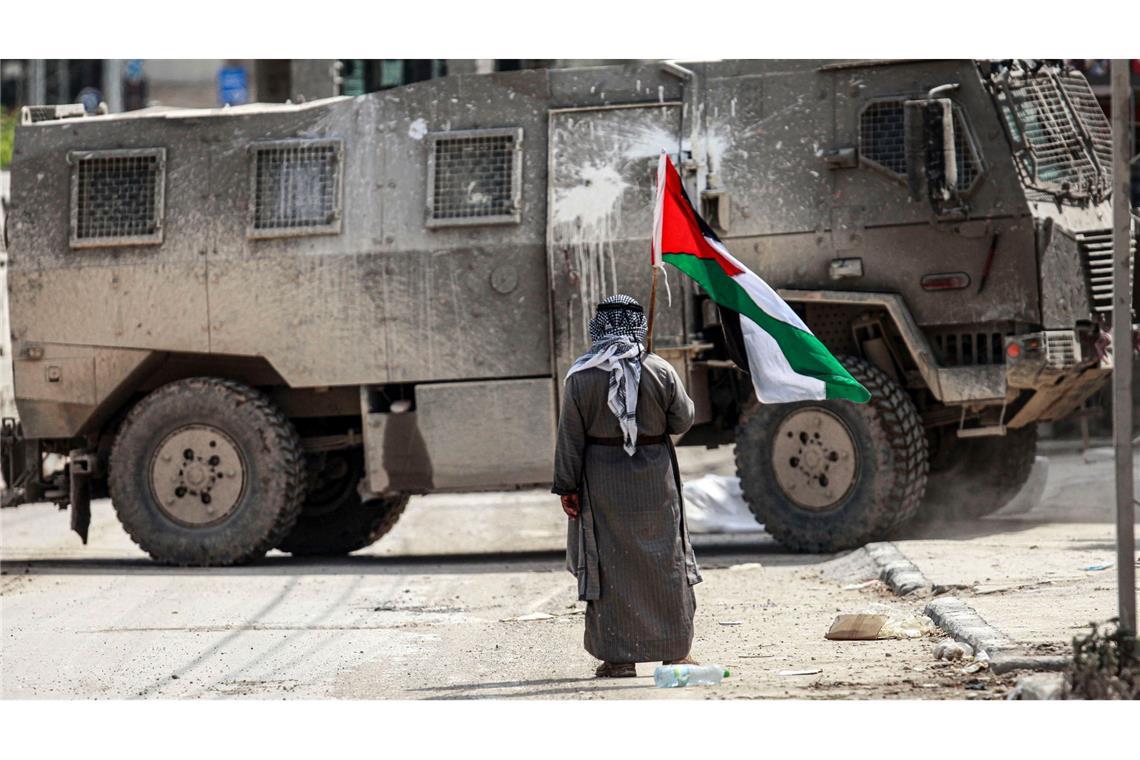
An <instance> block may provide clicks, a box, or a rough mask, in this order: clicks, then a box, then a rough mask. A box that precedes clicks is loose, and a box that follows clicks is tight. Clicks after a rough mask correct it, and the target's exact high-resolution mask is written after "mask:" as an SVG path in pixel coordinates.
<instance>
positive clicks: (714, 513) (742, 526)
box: [683, 475, 764, 533]
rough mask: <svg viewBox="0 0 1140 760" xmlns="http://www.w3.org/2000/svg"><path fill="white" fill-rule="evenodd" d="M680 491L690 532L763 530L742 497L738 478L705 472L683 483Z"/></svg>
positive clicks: (756, 531) (752, 531)
mask: <svg viewBox="0 0 1140 760" xmlns="http://www.w3.org/2000/svg"><path fill="white" fill-rule="evenodd" d="M683 493H684V497H685V521H686V523H687V524H688V526H689V530H690V531H691V532H693V533H758V532H760V531H763V530H764V526H763V525H761V524H760V523H758V522H756V518H755V517H753V515H752V512H751V510H749V509H748V504H747V503H746V502H745V501H744V493H743V492H742V491H741V490H740V478H737V477H733V476H729V475H705V476H704V477H701V478H697V479H696V480H690V481H689V482H688V483H685V485H684V489H683Z"/></svg>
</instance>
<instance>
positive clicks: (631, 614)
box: [552, 295, 701, 677]
mask: <svg viewBox="0 0 1140 760" xmlns="http://www.w3.org/2000/svg"><path fill="white" fill-rule="evenodd" d="M590 338H591V340H592V341H593V344H592V345H591V347H590V349H589V350H588V351H587V352H586V353H585V354H583V355H582V356H581V357H580V358H579V359H578V360H577V361H576V362H575V363H574V365H573V366H572V367H571V368H570V371H569V372H568V373H567V376H566V383H565V388H564V392H563V397H562V413H561V416H560V418H559V421H558V443H557V449H556V451H555V460H554V487H553V489H552V490H553V492H554V493H556V494H559V495H560V496H561V497H562V508H563V510H565V512H566V514H567V515H568V516H569V517H570V524H569V530H568V533H567V564H568V566H569V569H570V571H571V572H572V573H574V575H575V576H576V577H577V579H578V598H579V599H581V600H584V601H586V602H587V607H586V635H585V646H586V651H588V652H589V653H590V654H592V655H593V656H595V657H597V658H598V659H600V660H602V664H601V665H600V666H599V667H598V669H597V671H596V674H597V675H598V676H600V677H630V676H634V675H636V672H635V664H636V663H638V662H652V661H661V662H664V663H666V664H673V663H678V662H691V660H690V659H689V650H690V647H691V646H692V643H693V613H694V611H695V610H696V600H695V597H694V595H693V589H692V586H693V585H694V584H696V583H699V582H700V580H701V576H700V572H699V571H698V570H697V563H696V559H695V558H694V556H693V550H692V546H691V545H690V544H689V536H688V531H687V530H686V528H685V519H684V511H683V506H682V503H681V480H680V473H679V472H678V470H677V462H676V455H675V453H674V450H673V444H672V441H671V440H670V438H669V436H670V435H676V434H680V433H684V432H685V431H687V430H688V429H689V426H690V425H692V422H693V402H692V401H691V400H690V399H689V396H688V395H687V394H686V393H685V388H684V386H683V385H682V384H681V379H680V378H679V377H678V376H677V373H676V371H675V370H674V369H673V367H672V366H671V365H670V364H669V363H668V362H666V361H665V360H664V359H662V358H661V357H659V356H657V355H656V354H651V353H648V352H647V351H646V349H645V344H646V317H645V312H644V310H643V309H642V308H641V306H640V304H638V303H637V301H635V300H634V299H633V298H631V297H629V296H626V295H617V296H611V297H610V298H607V299H605V300H604V301H602V302H601V303H600V304H598V308H597V313H596V314H595V316H594V318H593V319H592V320H591V322H590Z"/></svg>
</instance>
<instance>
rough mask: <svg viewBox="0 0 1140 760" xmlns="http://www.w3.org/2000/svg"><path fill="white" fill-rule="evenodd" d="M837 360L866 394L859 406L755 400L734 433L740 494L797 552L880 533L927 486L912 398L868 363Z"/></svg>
mask: <svg viewBox="0 0 1140 760" xmlns="http://www.w3.org/2000/svg"><path fill="white" fill-rule="evenodd" d="M840 360H841V361H842V362H843V365H844V366H845V367H847V369H848V370H849V371H850V372H851V374H852V375H853V376H854V377H855V379H857V380H858V381H859V382H860V383H862V384H863V386H864V387H866V388H867V390H868V391H870V393H871V400H870V401H868V402H867V403H866V404H853V403H850V402H847V401H807V402H800V403H795V404H762V405H760V406H759V407H757V408H756V409H754V410H752V411H751V412H749V413H748V414H747V415H746V416H745V417H744V418H743V419H742V420H741V422H740V424H739V426H738V427H737V431H736V471H737V474H738V475H739V476H740V485H741V488H742V489H743V491H744V498H745V500H746V501H747V502H748V505H749V507H750V508H751V510H752V512H753V514H755V515H756V518H757V519H758V520H759V521H760V522H762V523H764V526H765V528H766V529H767V531H768V532H769V533H770V534H771V535H772V536H773V537H774V538H775V539H776V540H777V541H779V542H780V543H781V544H783V545H784V546H786V547H788V548H790V549H793V550H796V551H804V552H833V551H839V550H841V549H849V548H851V547H855V546H859V545H861V544H863V543H866V542H867V541H871V540H875V539H877V538H882V537H884V536H886V535H887V534H889V533H890V532H891V531H893V530H894V529H895V528H897V527H899V526H900V525H902V524H903V523H905V522H906V521H907V520H909V519H910V518H911V517H913V516H914V514H915V512H916V511H917V509H918V507H919V504H920V503H921V501H922V494H923V490H924V489H925V487H926V470H927V458H926V436H925V434H924V432H923V429H922V423H921V421H920V420H919V417H918V412H917V411H916V410H915V407H914V403H913V402H912V401H911V400H910V397H908V396H907V395H906V393H904V392H903V390H902V388H900V387H899V386H898V385H897V384H896V383H895V382H893V381H892V380H891V379H890V378H889V377H887V375H885V374H884V373H883V372H882V371H881V370H880V369H878V368H877V367H875V366H873V365H872V364H869V363H868V362H865V361H863V360H862V359H855V358H852V357H841V358H840Z"/></svg>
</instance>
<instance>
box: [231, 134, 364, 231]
mask: <svg viewBox="0 0 1140 760" xmlns="http://www.w3.org/2000/svg"><path fill="white" fill-rule="evenodd" d="M250 151H251V156H250V185H251V187H250V210H249V215H250V218H249V227H248V232H247V234H248V235H249V237H251V238H276V237H294V236H298V235H325V234H336V233H339V232H340V220H341V165H342V164H343V154H344V145H343V143H342V142H341V141H340V140H279V141H274V142H264V143H254V144H253V145H251V146H250Z"/></svg>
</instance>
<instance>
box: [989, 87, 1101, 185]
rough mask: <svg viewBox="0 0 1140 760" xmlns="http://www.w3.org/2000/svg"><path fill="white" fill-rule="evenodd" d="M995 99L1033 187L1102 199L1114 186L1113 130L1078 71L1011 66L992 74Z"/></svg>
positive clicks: (1022, 167)
mask: <svg viewBox="0 0 1140 760" xmlns="http://www.w3.org/2000/svg"><path fill="white" fill-rule="evenodd" d="M991 83H992V85H993V91H994V97H995V99H996V101H997V103H998V107H999V109H1000V110H1001V114H1002V117H1003V119H1004V121H1005V125H1006V128H1007V129H1008V130H1009V135H1010V138H1011V140H1012V141H1013V145H1014V149H1015V150H1016V152H1017V154H1018V158H1019V159H1020V161H1019V163H1020V167H1021V169H1022V170H1023V174H1024V176H1025V179H1026V181H1027V184H1029V185H1030V186H1031V187H1035V188H1038V189H1040V190H1045V191H1047V192H1050V193H1054V194H1056V195H1059V196H1064V197H1070V198H1076V199H1082V198H1092V199H1093V200H1099V199H1101V198H1103V197H1104V196H1105V194H1106V193H1107V191H1108V188H1109V187H1111V185H1112V130H1111V127H1110V126H1109V123H1108V119H1107V117H1105V115H1104V111H1102V110H1101V108H1100V105H1099V104H1098V103H1097V101H1096V96H1094V95H1093V92H1092V89H1091V88H1090V87H1089V84H1088V81H1087V80H1086V79H1085V78H1084V76H1083V75H1082V74H1081V73H1080V72H1077V71H1072V70H1062V69H1057V68H1053V67H1050V66H1042V67H1040V68H1037V69H1035V70H1029V69H1027V68H1020V67H1012V68H1009V69H1005V70H1004V71H1001V72H1000V73H997V74H995V75H993V76H992V77H991Z"/></svg>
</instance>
